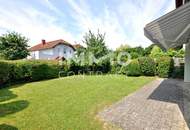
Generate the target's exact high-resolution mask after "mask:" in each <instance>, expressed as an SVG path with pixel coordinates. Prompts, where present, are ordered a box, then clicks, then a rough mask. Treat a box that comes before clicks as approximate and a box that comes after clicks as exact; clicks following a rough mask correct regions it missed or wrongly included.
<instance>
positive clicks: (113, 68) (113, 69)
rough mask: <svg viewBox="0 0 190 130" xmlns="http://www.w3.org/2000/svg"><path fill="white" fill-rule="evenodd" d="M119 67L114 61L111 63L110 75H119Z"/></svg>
mask: <svg viewBox="0 0 190 130" xmlns="http://www.w3.org/2000/svg"><path fill="white" fill-rule="evenodd" d="M121 67H122V66H121V65H119V64H118V63H117V62H116V61H115V62H113V64H112V65H111V73H112V74H119V73H121V72H120V70H121Z"/></svg>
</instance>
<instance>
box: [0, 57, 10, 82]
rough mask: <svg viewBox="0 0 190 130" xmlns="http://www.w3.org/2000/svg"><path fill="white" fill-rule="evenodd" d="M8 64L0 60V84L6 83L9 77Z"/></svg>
mask: <svg viewBox="0 0 190 130" xmlns="http://www.w3.org/2000/svg"><path fill="white" fill-rule="evenodd" d="M9 71H10V66H9V64H8V63H7V62H4V61H0V85H2V84H4V83H6V82H7V81H8V79H9Z"/></svg>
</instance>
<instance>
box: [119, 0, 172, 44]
mask: <svg viewBox="0 0 190 130" xmlns="http://www.w3.org/2000/svg"><path fill="white" fill-rule="evenodd" d="M169 2H170V3H169ZM169 2H168V1H167V0H146V1H144V0H143V1H142V0H138V1H136V2H133V1H131V2H129V1H123V2H122V3H121V4H120V7H119V13H120V15H122V16H123V18H124V20H125V26H126V27H127V28H128V29H130V30H128V31H131V33H132V37H130V39H128V40H129V42H130V43H132V46H139V45H141V46H148V45H149V44H151V42H150V41H149V40H148V39H147V38H146V37H145V36H144V31H143V28H144V27H145V25H146V24H147V23H149V22H151V21H152V20H154V19H156V18H158V17H160V16H161V15H163V14H166V13H167V12H169V11H171V10H173V9H174V1H173V2H171V1H169ZM167 3H169V5H167V8H166V9H164V10H163V12H161V10H162V8H163V7H164V6H166V4H167Z"/></svg>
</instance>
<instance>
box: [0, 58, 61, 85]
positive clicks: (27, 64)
mask: <svg viewBox="0 0 190 130" xmlns="http://www.w3.org/2000/svg"><path fill="white" fill-rule="evenodd" d="M59 70H60V67H59V65H58V63H57V62H52V61H40V60H36V61H32V60H18V61H0V84H1V85H2V84H5V83H7V82H10V83H16V82H23V81H27V82H28V81H38V80H43V79H51V78H56V77H58V74H59Z"/></svg>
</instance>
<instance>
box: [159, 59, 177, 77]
mask: <svg viewBox="0 0 190 130" xmlns="http://www.w3.org/2000/svg"><path fill="white" fill-rule="evenodd" d="M156 62H157V75H158V76H159V77H162V78H168V77H170V76H172V72H173V69H174V61H173V59H172V58H171V57H159V58H157V59H156Z"/></svg>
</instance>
